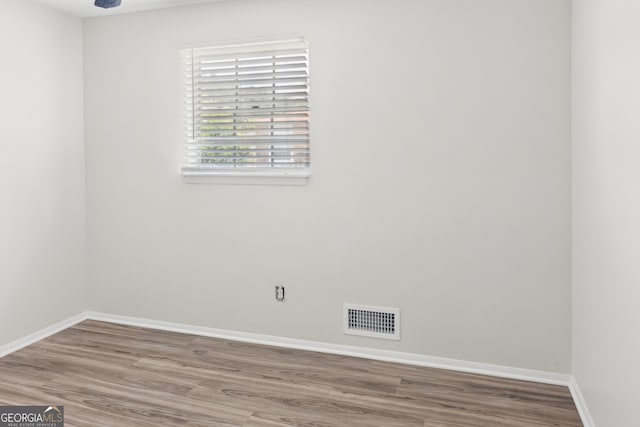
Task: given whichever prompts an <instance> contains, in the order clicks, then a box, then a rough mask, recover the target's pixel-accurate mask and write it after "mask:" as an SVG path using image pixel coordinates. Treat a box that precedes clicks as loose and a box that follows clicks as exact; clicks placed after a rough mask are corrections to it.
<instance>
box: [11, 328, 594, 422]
mask: <svg viewBox="0 0 640 427" xmlns="http://www.w3.org/2000/svg"><path fill="white" fill-rule="evenodd" d="M50 404H51V405H53V404H55V405H64V407H65V408H64V409H65V411H64V412H65V425H66V426H67V427H72V426H83V427H84V426H143V427H144V426H149V427H150V426H168V425H186V426H244V427H279V426H299V427H302V426H308V427H312V426H313V427H321V426H346V427H365V426H366V427H377V426H384V427H401V426H402V427H405V426H407V427H408V426H412V427H413V426H419V427H454V426H455V427H482V426H491V427H493V426H512V427H522V426H582V424H581V423H580V420H579V417H578V413H577V411H576V408H575V405H574V403H573V400H572V399H571V395H570V394H569V391H568V390H567V388H566V387H561V386H551V385H544V384H537V383H531V382H523V381H515V380H507V379H500V378H493V377H485V376H482V375H475V374H465V373H458V372H452V371H445V370H438V369H431V368H422V367H416V366H408V365H399V364H393V363H386V362H377V361H372V360H366V359H357V358H351V357H346V356H336V355H328V354H321V353H314V352H306V351H299V350H289V349H283V348H277V347H268V346H261V345H254V344H246V343H241V342H235V341H226V340H220V339H214V338H204V337H199V336H194V335H186V334H179V333H173V332H164V331H158V330H152V329H144V328H137V327H129V326H121V325H115V324H110V323H104V322H96V321H85V322H82V323H80V324H78V325H76V326H74V327H72V328H69V329H67V330H65V331H62V332H60V333H58V334H55V335H53V336H51V337H49V338H47V339H45V340H42V341H40V342H38V343H36V344H33V345H31V346H29V347H26V348H24V349H22V350H20V351H17V352H15V353H13V354H10V355H8V356H6V357H4V358H2V359H0V405H50Z"/></svg>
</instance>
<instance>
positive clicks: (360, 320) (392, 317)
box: [344, 304, 400, 340]
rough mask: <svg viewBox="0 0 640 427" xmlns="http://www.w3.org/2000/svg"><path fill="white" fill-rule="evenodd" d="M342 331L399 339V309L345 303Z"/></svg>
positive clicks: (351, 333) (365, 335)
mask: <svg viewBox="0 0 640 427" xmlns="http://www.w3.org/2000/svg"><path fill="white" fill-rule="evenodd" d="M344 333H345V334H349V335H361V336H364V337H374V338H384V339H388V340H399V339H400V309H398V308H387V307H369V306H365V305H354V304H345V305H344Z"/></svg>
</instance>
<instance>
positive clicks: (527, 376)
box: [86, 312, 569, 386]
mask: <svg viewBox="0 0 640 427" xmlns="http://www.w3.org/2000/svg"><path fill="white" fill-rule="evenodd" d="M86 315H87V318H89V319H93V320H100V321H105V322H111V323H119V324H123V325H130V326H141V327H145V328H152V329H160V330H165V331H172V332H182V333H187V334H193V335H201V336H206V337H213V338H223V339H228V340H234V341H243V342H249V343H254V344H264V345H272V346H277V347H287V348H294V349H298V350H309V351H316V352H320V353H331V354H339V355H343V356H353V357H361V358H365V359H373V360H381V361H385V362H396V363H404V364H409V365H417V366H425V367H430V368H440V369H449V370H453V371H459V372H468V373H474V374H482V375H491V376H494V377H501V378H510V379H516V380H523V381H533V382H538V383H545V384H554V385H563V386H568V385H569V375H568V374H559V373H555V372H546V371H537V370H532V369H523V368H512V367H508V366H500V365H491V364H487V363H477V362H469V361H465V360H456V359H447V358H442V357H433V356H425V355H422V354H415V353H403V352H398V351H390V350H378V349H373V348H367V347H356V346H348V345H341V344H329V343H322V342H316V341H307V340H299V339H293V338H283V337H277V336H271V335H261V334H252V333H247V332H236V331H229V330H224V329H214V328H208V327H203V326H193V325H185V324H180V323H171V322H162V321H157V320H149V319H141V318H136V317H128V316H119V315H112V314H106V313H97V312H88V313H86Z"/></svg>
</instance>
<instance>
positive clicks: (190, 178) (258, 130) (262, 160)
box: [180, 36, 311, 185]
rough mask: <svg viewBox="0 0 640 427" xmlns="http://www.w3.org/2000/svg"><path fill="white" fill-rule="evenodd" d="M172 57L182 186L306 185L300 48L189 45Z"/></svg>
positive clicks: (299, 41)
mask: <svg viewBox="0 0 640 427" xmlns="http://www.w3.org/2000/svg"><path fill="white" fill-rule="evenodd" d="M180 53H181V57H182V59H183V87H184V97H185V108H184V113H185V133H186V141H185V150H184V161H183V164H182V166H181V173H182V176H183V177H184V180H185V182H187V183H213V184H216V183H222V184H268V185H279V184H283V185H306V183H307V179H308V178H309V177H310V175H311V147H310V145H311V144H310V121H311V120H310V115H311V113H310V99H309V92H310V76H309V47H308V42H307V41H306V40H305V39H304V38H302V37H299V36H296V37H279V38H272V39H262V40H258V41H240V42H232V43H216V44H207V45H200V46H191V47H188V48H184V49H181V51H180ZM227 64H230V66H229V65H227ZM234 64H235V66H234ZM238 64H240V65H238ZM245 64H246V65H245ZM223 68H224V69H223ZM210 70H213V71H210ZM263 76H264V78H263ZM211 82H213V83H211ZM270 82H272V83H270ZM208 85H212V86H208ZM216 85H220V86H219V88H220V89H217V87H218V86H216ZM234 85H235V86H234ZM234 87H235V89H234ZM294 87H295V88H294ZM234 91H235V92H234ZM227 93H230V94H228V95H227ZM234 93H235V94H234ZM205 96H206V97H205ZM234 98H235V99H234ZM247 104H249V106H250V108H249V109H247ZM203 107H204V108H203ZM253 109H256V110H255V112H254V111H253ZM204 110H206V113H207V114H204V113H203V111H204ZM205 116H207V117H205ZM223 116H224V117H223ZM221 120H222V121H221ZM205 126H209V127H207V128H206V129H208V130H207V131H204V130H203V129H204V128H205ZM225 126H226V127H225ZM210 129H215V131H211V130H210ZM198 132H200V135H198ZM206 132H208V133H206ZM220 141H222V142H220ZM207 160H208V161H207Z"/></svg>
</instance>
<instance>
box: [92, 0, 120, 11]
mask: <svg viewBox="0 0 640 427" xmlns="http://www.w3.org/2000/svg"><path fill="white" fill-rule="evenodd" d="M121 1H122V0H96V2H95V3H94V5H96V6H97V7H101V8H103V9H109V8H111V7H118V6H120V2H121Z"/></svg>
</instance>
